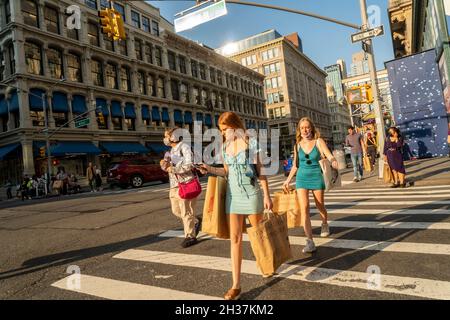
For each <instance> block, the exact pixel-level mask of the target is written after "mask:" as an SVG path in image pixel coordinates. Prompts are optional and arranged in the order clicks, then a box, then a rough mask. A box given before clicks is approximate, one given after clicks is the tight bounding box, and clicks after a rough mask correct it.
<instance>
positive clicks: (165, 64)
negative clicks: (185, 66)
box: [161, 47, 169, 69]
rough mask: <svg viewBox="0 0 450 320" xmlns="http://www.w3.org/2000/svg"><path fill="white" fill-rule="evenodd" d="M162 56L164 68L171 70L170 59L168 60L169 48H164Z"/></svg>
mask: <svg viewBox="0 0 450 320" xmlns="http://www.w3.org/2000/svg"><path fill="white" fill-rule="evenodd" d="M161 51H162V52H161V55H162V57H161V58H162V66H163V68H164V69H169V59H168V58H167V48H166V47H162V50H161Z"/></svg>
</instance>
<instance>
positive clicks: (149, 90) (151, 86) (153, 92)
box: [147, 74, 156, 97]
mask: <svg viewBox="0 0 450 320" xmlns="http://www.w3.org/2000/svg"><path fill="white" fill-rule="evenodd" d="M154 86H155V82H154V80H153V76H152V75H151V74H149V75H147V94H148V95H149V96H153V97H154V96H155V95H156V90H155V89H154Z"/></svg>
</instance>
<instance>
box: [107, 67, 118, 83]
mask: <svg viewBox="0 0 450 320" xmlns="http://www.w3.org/2000/svg"><path fill="white" fill-rule="evenodd" d="M106 87H107V88H109V89H119V85H118V82H117V66H116V65H114V64H111V63H108V64H107V65H106Z"/></svg>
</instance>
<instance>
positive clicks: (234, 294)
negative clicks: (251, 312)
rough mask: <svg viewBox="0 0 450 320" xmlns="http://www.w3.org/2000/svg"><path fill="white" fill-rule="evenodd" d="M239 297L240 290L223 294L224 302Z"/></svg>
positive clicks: (231, 290) (232, 290)
mask: <svg viewBox="0 0 450 320" xmlns="http://www.w3.org/2000/svg"><path fill="white" fill-rule="evenodd" d="M240 295H241V289H230V290H228V291H227V293H225V295H224V297H223V298H224V299H225V300H237V299H239V297H240Z"/></svg>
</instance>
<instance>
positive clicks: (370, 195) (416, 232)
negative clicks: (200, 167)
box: [52, 176, 450, 300]
mask: <svg viewBox="0 0 450 320" xmlns="http://www.w3.org/2000/svg"><path fill="white" fill-rule="evenodd" d="M284 179H285V177H283V176H276V177H273V178H271V179H270V180H269V186H270V190H271V193H273V192H275V191H278V190H279V189H280V188H281V185H282V184H283V182H284ZM202 187H204V188H206V181H205V182H202ZM137 192H140V193H145V192H168V186H167V187H161V186H155V187H153V188H149V189H145V190H139V191H137ZM325 200H326V207H327V209H328V219H329V225H330V228H331V235H330V237H329V238H320V237H319V233H320V226H321V220H320V215H319V213H318V211H317V209H316V208H315V204H314V201H313V200H312V198H311V215H312V218H311V219H312V225H313V232H314V237H315V238H314V241H315V243H316V246H317V248H318V251H317V252H316V253H314V254H312V255H305V254H302V253H301V249H302V248H303V245H304V243H305V240H306V238H305V237H304V233H303V231H302V230H300V229H299V228H297V229H293V230H290V237H289V239H290V243H291V247H292V251H293V256H294V259H293V260H291V261H288V262H287V263H285V264H284V265H283V266H282V267H280V269H279V272H278V274H277V275H276V276H275V279H279V280H280V281H285V282H284V283H283V285H285V286H287V287H289V288H290V298H291V299H305V297H304V296H302V292H303V288H304V286H306V285H307V284H308V285H313V286H314V288H316V287H317V292H322V291H323V290H324V287H323V286H325V288H326V289H325V290H326V291H329V292H336V293H335V294H334V295H333V296H331V297H330V296H328V298H334V299H339V298H340V292H345V296H346V297H350V298H353V299H367V298H368V297H370V294H371V293H374V292H375V293H377V294H379V295H378V296H377V297H380V298H385V297H387V298H394V299H395V298H396V297H398V298H401V299H405V298H425V299H446V300H447V299H450V273H449V272H448V270H449V269H448V266H449V263H450V231H449V230H450V186H448V185H447V186H445V185H442V186H421V187H411V188H407V189H389V188H383V187H369V188H367V187H361V188H358V189H350V188H345V187H344V188H342V189H339V190H332V191H330V192H328V193H326V196H325ZM202 205H203V204H201V206H202ZM183 237H184V235H183V231H182V230H181V229H179V230H166V231H164V232H162V233H160V234H159V235H158V236H157V238H158V239H157V240H158V241H157V242H155V243H154V244H149V245H146V246H143V247H137V248H132V249H128V250H124V251H122V252H119V253H117V254H114V255H113V257H112V259H111V263H112V264H114V263H116V264H121V263H133V264H137V265H138V266H139V268H138V267H136V268H138V269H137V270H140V271H131V270H127V269H126V268H125V269H122V270H121V274H120V277H119V279H115V278H112V277H108V276H104V275H102V274H101V273H100V274H89V275H88V274H83V271H81V273H82V274H81V276H80V279H79V280H80V286H79V287H77V288H74V287H73V286H71V285H70V284H71V283H72V282H73V277H74V276H75V275H71V276H69V277H66V278H63V279H61V280H59V281H57V282H55V283H53V284H52V286H53V287H55V288H59V289H61V290H69V291H72V292H73V293H78V294H80V295H81V296H82V297H86V296H92V297H97V298H104V299H139V300H140V299H144V300H161V299H162V300H209V299H211V300H215V299H221V297H222V295H223V293H224V290H222V289H221V288H222V287H221V286H218V288H216V289H214V287H213V289H210V290H208V291H207V294H205V291H204V290H200V289H198V290H197V291H196V287H195V286H193V285H189V284H186V283H184V282H183V283H181V282H179V283H178V282H177V283H173V282H170V284H167V285H166V286H164V282H163V283H161V281H162V280H161V279H165V280H167V281H170V278H171V277H172V276H176V274H191V273H192V272H194V273H195V274H196V275H198V279H203V278H205V279H208V277H214V278H213V279H216V280H211V281H217V277H219V276H221V278H220V279H222V280H221V281H222V282H224V283H221V285H222V286H223V287H224V288H226V289H228V286H229V285H230V284H231V261H230V258H229V244H228V241H226V240H220V239H215V238H213V237H211V236H209V235H206V234H202V233H201V234H200V235H199V240H201V241H200V242H199V243H198V244H197V245H195V246H193V247H190V248H187V249H180V248H179V244H180V243H181V240H182V238H183ZM243 242H244V251H245V252H250V251H249V250H250V249H249V248H250V244H249V239H248V236H247V235H246V234H244V237H243ZM160 244H163V245H160ZM161 246H162V248H163V249H164V250H162V248H161ZM245 248H246V249H245ZM246 250H247V251H246ZM146 266H149V268H159V269H160V270H167V273H168V274H166V275H159V276H155V275H151V274H149V275H148V276H147V277H146V280H145V281H136V280H134V281H133V280H128V279H130V278H133V277H131V273H135V272H143V273H145V272H148V269H146V268H145V267H146ZM141 267H142V268H141ZM169 270H170V271H169ZM372 270H380V273H379V274H378V273H375V274H374V273H372ZM445 270H446V271H445ZM169 273H170V274H169ZM242 274H243V278H245V277H249V278H251V279H259V280H257V281H266V282H267V281H271V280H267V279H264V280H263V279H262V277H260V272H259V270H258V268H257V266H256V263H255V261H254V257H253V256H252V255H251V254H244V260H243V264H242ZM143 276H145V275H143ZM196 277H197V276H196ZM133 279H135V278H133ZM243 281H244V280H243ZM252 281H256V280H252ZM272 281H273V280H272ZM205 282H207V280H205ZM246 286H248V282H246ZM255 286H257V285H256V284H255ZM291 289H292V290H291ZM243 290H244V292H245V291H249V290H251V288H248V287H243ZM271 290H273V291H272V292H271ZM321 290H322V291H321ZM266 294H268V296H269V297H272V299H277V298H276V297H278V295H277V292H276V288H275V286H274V287H269V288H268V289H266ZM329 294H331V293H329ZM81 296H80V297H81ZM320 297H321V295H320V294H318V296H317V298H320ZM307 298H309V297H307ZM244 299H245V296H244ZM256 299H258V297H256Z"/></svg>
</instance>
